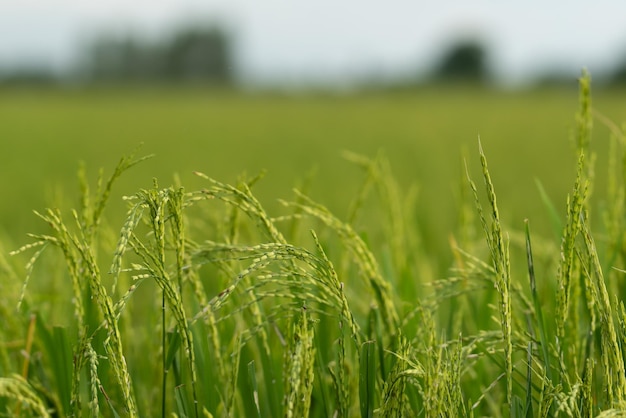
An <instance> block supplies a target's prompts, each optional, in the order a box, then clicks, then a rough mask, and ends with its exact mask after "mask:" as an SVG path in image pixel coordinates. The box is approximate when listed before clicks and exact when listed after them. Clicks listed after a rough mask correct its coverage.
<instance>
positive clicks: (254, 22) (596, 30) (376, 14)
mask: <svg viewBox="0 0 626 418" xmlns="http://www.w3.org/2000/svg"><path fill="white" fill-rule="evenodd" d="M206 20H219V21H221V22H224V23H225V24H226V25H227V26H228V27H229V28H230V29H231V30H232V32H233V34H234V35H235V41H236V43H235V45H236V62H237V64H238V65H237V68H238V69H239V71H240V75H241V76H242V77H244V78H245V79H247V80H252V81H261V82H262V81H277V80H281V81H287V82H292V83H298V82H303V81H307V80H309V81H310V80H335V81H342V80H349V79H350V78H352V77H355V76H357V77H358V76H369V75H378V76H397V75H406V74H419V73H420V72H422V73H424V72H426V71H428V69H430V68H431V67H432V65H433V63H434V62H436V60H437V58H438V57H440V56H441V54H442V53H443V52H444V51H445V50H446V46H447V45H449V44H450V43H452V42H454V41H455V40H457V39H459V38H466V37H472V38H478V39H480V40H483V41H484V43H485V45H486V46H487V47H488V48H489V52H490V59H491V63H492V67H493V68H494V70H495V72H496V74H497V75H498V76H499V77H500V78H501V79H503V80H506V81H513V82H516V81H520V80H524V79H527V78H528V77H530V76H532V75H533V74H535V73H537V72H540V71H543V70H545V69H548V68H551V67H554V66H559V67H561V68H562V69H567V70H569V71H571V72H572V73H574V74H575V73H577V72H578V71H579V70H580V68H582V67H587V68H589V69H590V70H591V72H592V75H593V74H594V73H595V74H601V73H603V72H606V71H608V70H610V69H611V67H612V66H613V65H615V64H616V63H617V62H618V61H620V60H622V61H623V60H625V59H626V1H618V0H596V1H594V2H593V3H591V2H582V1H566V0H553V1H551V2H547V1H540V0H526V1H524V2H521V1H520V2H515V3H513V2H512V1H506V0H505V1H495V0H493V1H482V0H479V1H438V2H423V1H415V0H413V1H409V0H385V1H382V0H379V1H368V0H314V1H305V0H291V1H288V0H208V1H207V0H205V1H199V0H161V1H147V0H133V1H129V0H109V1H102V2H95V1H78V0H57V1H55V0H10V1H9V0H0V68H2V67H5V68H6V67H14V66H16V65H25V64H41V65H47V66H52V67H53V68H57V69H63V68H66V67H67V66H69V64H70V63H71V62H72V61H73V60H74V59H75V58H76V52H77V51H78V50H80V48H81V47H84V45H85V44H86V43H88V42H89V39H93V37H94V36H96V35H97V34H98V33H102V32H111V31H118V32H124V31H126V32H132V33H134V34H136V35H140V36H147V37H158V36H166V35H167V33H168V32H169V31H171V30H172V29H173V28H175V27H176V25H181V24H184V23H186V22H189V21H191V22H203V21H206Z"/></svg>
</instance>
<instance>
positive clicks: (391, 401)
mask: <svg viewBox="0 0 626 418" xmlns="http://www.w3.org/2000/svg"><path fill="white" fill-rule="evenodd" d="M590 85H591V84H590V77H589V75H588V74H586V73H583V75H582V77H581V80H580V109H579V111H578V113H577V115H576V119H575V123H576V129H575V134H574V141H573V143H574V147H575V149H576V156H575V157H574V158H576V159H577V169H576V172H574V173H572V177H573V179H574V180H573V185H572V190H571V193H570V195H569V197H568V198H567V201H566V202H564V206H565V211H564V214H563V215H560V214H559V213H558V210H557V209H555V208H557V207H559V205H557V204H554V203H553V202H552V201H551V200H550V197H549V195H548V193H547V192H546V191H545V190H543V188H542V187H541V184H540V183H538V184H539V196H540V198H541V199H542V201H544V203H545V204H546V208H547V209H548V213H550V216H551V219H552V221H553V225H554V229H555V230H557V231H559V235H560V237H559V239H558V240H557V241H554V240H553V239H552V238H550V237H539V236H535V235H533V234H532V233H531V225H532V222H533V220H532V219H530V220H526V221H525V223H524V227H523V228H520V229H518V230H516V229H515V228H511V227H509V226H508V225H510V224H514V223H515V222H514V221H513V220H510V219H505V217H504V216H503V214H502V212H501V211H500V209H499V204H501V203H502V202H500V201H498V199H497V190H498V188H497V186H498V178H497V176H492V173H491V172H490V170H489V165H488V158H487V156H488V154H489V152H488V150H484V149H483V147H482V145H481V144H480V142H479V144H478V162H477V163H478V164H479V166H480V177H482V183H483V184H484V187H479V186H478V185H477V182H474V180H473V179H472V178H473V177H474V175H472V174H471V173H472V163H471V162H470V161H468V162H466V163H465V166H466V167H465V173H466V174H465V176H463V178H462V179H461V181H460V185H461V190H462V191H463V192H462V193H461V197H462V199H461V200H460V201H459V208H458V213H459V223H458V229H457V231H456V232H455V233H453V234H452V235H451V237H450V252H451V254H452V256H453V257H452V260H453V261H452V264H451V265H450V266H449V270H448V274H447V275H446V277H437V276H434V273H433V272H435V271H437V269H436V268H435V266H436V265H437V263H438V262H439V261H438V260H433V259H432V255H431V254H430V253H429V252H428V251H427V245H428V243H427V241H426V240H425V239H424V237H422V236H421V235H420V232H419V231H420V229H419V222H425V221H424V220H417V221H416V220H414V218H413V214H414V213H415V206H416V205H417V204H418V203H420V202H419V199H418V198H417V197H416V196H418V195H417V194H416V193H414V192H413V191H409V192H404V191H403V190H402V188H401V187H400V186H399V184H398V182H397V181H396V180H395V179H394V177H393V175H392V173H391V167H390V164H389V162H388V161H387V159H386V158H385V157H384V155H382V154H379V155H377V156H376V157H374V158H368V157H364V156H360V155H355V154H346V158H347V160H348V161H349V162H350V163H352V164H353V166H354V167H355V169H356V170H361V172H362V178H363V180H362V184H361V186H360V187H359V188H358V189H357V192H356V193H355V196H354V200H353V201H352V203H351V204H350V205H349V207H348V208H347V215H346V216H345V218H344V217H342V216H339V215H338V214H336V213H333V212H331V211H330V210H329V209H328V208H327V206H325V205H324V204H322V203H320V202H317V201H315V200H314V199H313V198H311V197H310V196H308V195H307V193H306V192H305V191H304V190H296V191H295V192H294V196H293V197H292V198H285V199H281V200H280V203H281V206H280V208H279V209H278V213H270V211H268V210H267V209H266V207H265V206H264V205H263V203H262V202H261V201H260V200H259V199H257V197H256V196H255V193H254V192H253V190H254V187H255V185H256V184H257V183H258V182H259V181H261V180H262V179H261V177H262V176H258V177H254V178H247V177H241V179H240V180H239V181H238V182H237V183H236V184H233V185H231V184H226V183H223V182H220V181H218V180H215V179H213V178H211V177H210V176H208V175H205V174H203V173H200V172H197V173H196V175H197V176H198V178H199V179H200V180H201V181H202V182H204V186H203V187H202V188H200V189H198V190H193V191H187V190H186V189H185V188H183V187H182V186H181V185H180V184H176V185H174V186H168V187H162V186H160V185H159V183H158V182H157V181H156V180H155V181H154V182H153V184H152V185H151V186H150V187H148V188H145V189H142V190H138V191H137V192H136V193H135V194H133V195H131V196H126V197H125V198H124V200H123V204H126V205H127V216H126V219H125V221H124V222H123V223H122V224H121V225H120V226H119V227H117V228H115V227H114V226H111V225H109V223H108V222H107V221H106V216H105V213H106V207H107V205H109V204H111V202H110V196H111V191H112V189H113V188H114V187H115V185H116V183H117V182H118V181H119V180H120V178H121V177H122V176H123V174H124V173H125V172H126V171H128V170H132V168H133V166H134V165H135V164H137V163H140V162H141V161H142V160H143V159H144V158H136V157H135V156H134V154H132V155H130V156H128V157H124V158H122V159H121V160H120V162H119V164H118V165H117V167H116V168H115V170H114V171H113V174H111V176H110V177H109V178H108V180H106V181H105V177H104V175H103V174H102V172H101V173H100V175H99V177H98V180H97V183H96V188H95V192H92V189H91V187H90V184H89V181H88V180H87V178H88V176H87V173H86V170H85V169H84V168H81V170H80V171H79V181H80V193H81V194H80V196H81V198H80V202H79V205H78V208H77V209H75V210H65V209H61V208H51V209H47V210H46V211H43V212H41V213H37V214H36V216H37V217H38V218H39V219H40V220H42V221H43V222H44V223H45V224H46V225H47V228H48V231H49V232H47V233H39V234H32V235H31V236H30V238H31V241H30V242H29V243H26V244H25V245H23V246H22V247H21V248H19V249H17V250H16V251H14V252H12V253H11V254H12V255H14V257H13V258H9V257H5V256H4V255H3V254H4V253H3V252H0V275H1V277H2V280H0V289H1V290H2V297H1V298H0V313H1V314H2V318H3V325H2V327H0V416H23V417H28V416H68V417H83V416H111V417H122V416H129V417H134V416H142V417H143V416H162V417H165V416H168V417H171V416H176V417H201V416H202V417H239V416H250V417H278V416H284V417H302V416H311V417H353V416H362V417H404V416H424V417H440V416H466V417H473V416H494V417H504V416H515V417H521V416H523V417H530V416H541V417H547V416H580V417H583V416H584V417H587V416H596V415H597V416H603V417H604V416H606V417H609V416H623V415H624V414H626V371H625V366H624V359H625V353H624V351H623V346H624V341H625V338H626V308H624V303H623V300H622V298H621V295H622V294H623V291H624V289H625V287H624V285H623V282H624V281H623V279H624V277H623V274H624V273H625V268H626V263H625V257H626V251H625V250H624V248H626V246H624V239H625V237H624V234H623V231H622V230H623V217H624V192H623V190H624V176H623V173H624V172H625V171H626V158H624V156H625V155H626V154H625V147H624V146H625V144H624V133H623V130H621V129H620V128H618V127H616V126H615V125H611V129H612V137H611V159H610V164H609V165H608V166H607V169H608V170H609V173H608V177H607V178H608V179H609V180H608V185H607V186H608V187H607V189H608V193H607V195H608V201H607V202H606V203H605V204H604V205H603V206H600V207H599V209H598V207H597V206H594V204H593V203H594V200H593V199H592V198H593V195H592V191H593V184H594V178H595V176H594V170H595V165H594V161H595V157H594V151H593V149H594V148H593V141H592V138H591V133H592V127H593V126H592V125H593V120H594V119H593V114H594V111H593V109H592V107H591V93H590ZM599 120H601V121H604V119H602V117H600V119H599ZM426 203H428V202H426ZM113 204H119V202H113ZM484 207H486V208H487V209H483V208H484ZM596 210H598V211H599V214H598V215H596ZM599 220H601V221H602V225H604V228H605V230H604V231H602V230H601V229H598V228H596V225H598V224H599ZM592 226H593V228H592ZM479 231H482V232H479ZM596 231H599V232H596ZM551 240H552V241H551ZM538 259H540V260H549V262H548V263H537V261H536V260H538ZM40 288H43V289H48V292H49V293H48V294H47V295H46V296H45V297H41V295H39V293H38V289H40Z"/></svg>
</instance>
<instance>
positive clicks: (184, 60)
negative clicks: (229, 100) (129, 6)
mask: <svg viewBox="0 0 626 418" xmlns="http://www.w3.org/2000/svg"><path fill="white" fill-rule="evenodd" d="M165 65H166V76H167V77H168V78H172V79H182V80H202V79H204V80H211V81H214V82H220V83H225V82H229V81H231V78H232V65H231V56H230V42H229V39H228V37H227V36H226V34H225V33H224V31H222V30H219V29H216V28H209V29H187V30H184V31H181V32H179V33H177V34H176V35H175V36H174V38H173V39H172V41H171V42H170V44H169V45H168V46H167V47H166V50H165Z"/></svg>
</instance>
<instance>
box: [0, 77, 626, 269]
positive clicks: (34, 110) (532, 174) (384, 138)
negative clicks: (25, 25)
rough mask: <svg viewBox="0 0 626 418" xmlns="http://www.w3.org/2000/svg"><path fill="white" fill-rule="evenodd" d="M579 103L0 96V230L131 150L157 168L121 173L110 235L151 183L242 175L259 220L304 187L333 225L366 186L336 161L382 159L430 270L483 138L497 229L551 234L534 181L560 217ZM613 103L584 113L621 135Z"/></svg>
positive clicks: (541, 96) (384, 95) (544, 98)
mask: <svg viewBox="0 0 626 418" xmlns="http://www.w3.org/2000/svg"><path fill="white" fill-rule="evenodd" d="M577 94H578V93H577V90H576V87H575V86H574V87H572V88H567V87H559V88H550V89H547V88H542V89H534V90H527V91H523V92H506V91H501V90H495V89H489V88H485V87H480V86H465V87H462V86H461V87H459V86H457V87H450V86H448V87H446V86H439V87H435V86H430V87H428V86H426V87H421V88H413V89H404V90H398V91H383V92H380V91H372V92H361V93H352V94H341V95H339V94H331V93H328V92H326V93H318V94H312V93H301V94H270V93H250V92H248V93H241V92H236V91H232V90H226V89H221V90H219V89H215V88H209V87H199V88H198V87H195V88H193V87H190V86H186V87H171V86H170V87H164V86H160V87H154V86H153V87H147V86H144V87H132V88H121V87H114V88H111V87H107V88H104V87H100V88H98V87H91V88H82V89H76V90H70V89H63V88H45V89H34V88H23V87H22V88H11V89H5V90H2V91H0V138H2V148H3V158H2V159H3V162H2V165H1V166H0V178H2V179H3V181H2V182H0V194H1V195H2V196H3V197H4V198H3V204H2V205H1V206H0V220H1V228H2V232H3V233H4V234H5V235H7V236H9V237H10V238H11V241H13V242H14V243H15V244H17V243H23V242H24V240H25V238H26V237H25V234H26V232H32V231H34V230H35V231H36V230H37V228H38V227H39V222H35V216H34V215H33V214H32V212H31V210H33V209H36V210H41V209H43V208H44V207H46V206H49V205H55V204H58V202H62V201H64V199H73V200H70V201H73V202H76V199H77V196H78V181H77V177H76V173H77V170H78V167H79V163H80V162H81V161H82V162H84V164H85V165H86V168H87V171H88V173H89V176H90V178H92V179H94V180H95V178H96V176H97V172H98V170H99V169H100V168H103V169H104V170H105V173H106V174H108V173H110V172H111V170H112V169H113V167H114V166H115V164H116V163H117V161H118V159H119V158H120V157H121V156H122V155H124V154H127V153H129V152H131V151H132V150H133V149H135V148H136V147H137V146H139V145H140V144H143V146H142V148H141V150H140V152H139V153H140V154H155V156H154V158H152V159H150V160H148V161H146V162H143V163H142V164H140V165H138V166H137V167H135V168H133V169H132V171H130V172H129V173H128V174H126V176H125V177H124V178H123V180H122V182H121V183H120V186H119V187H118V189H117V190H116V194H115V195H114V197H113V204H112V205H111V210H112V212H111V216H112V218H111V221H112V223H113V225H115V229H117V228H118V227H119V225H121V224H120V222H121V220H122V219H123V218H122V217H123V215H124V213H125V210H126V206H125V204H124V203H123V202H122V201H121V196H122V195H125V194H132V193H134V192H135V191H136V190H137V189H139V188H149V187H151V185H152V179H153V178H157V179H158V180H159V183H160V185H162V186H167V185H170V184H173V182H174V175H178V176H179V178H180V181H181V183H182V184H183V185H184V186H185V187H187V189H188V190H193V189H194V188H197V187H200V186H201V183H200V182H199V181H198V180H197V179H196V177H195V176H194V175H193V174H192V172H193V171H201V172H204V173H206V174H208V175H210V176H212V177H214V178H217V179H220V180H223V181H226V182H235V181H236V180H237V178H238V176H239V175H241V174H243V173H246V174H247V175H248V176H254V175H256V174H258V173H260V172H261V171H263V170H266V171H267V174H266V176H265V178H264V179H263V180H262V181H261V182H259V183H258V184H257V185H256V186H255V191H256V193H257V194H258V196H259V198H260V199H261V200H262V202H263V203H264V204H266V205H267V206H268V208H269V209H270V210H273V211H277V210H278V209H279V208H278V205H277V199H278V198H289V197H291V196H292V191H291V190H292V188H294V187H300V188H302V187H304V184H308V185H307V186H306V187H307V190H308V193H309V194H310V195H311V196H312V197H313V198H314V199H316V200H318V201H320V202H323V203H324V204H326V205H328V206H329V207H330V208H331V209H332V210H333V211H335V212H336V213H337V214H338V215H339V216H340V217H342V216H345V215H346V213H347V208H348V204H349V202H350V201H351V199H352V198H353V197H354V196H355V195H356V194H357V192H358V188H359V187H360V185H361V182H362V181H363V179H364V174H363V173H362V172H361V171H360V170H359V168H358V167H356V166H355V165H354V164H352V163H350V162H348V161H347V160H345V158H343V152H344V151H350V152H355V153H359V154H364V155H367V156H375V155H376V154H377V153H379V152H382V153H384V154H385V155H386V156H387V157H388V158H389V160H390V162H391V166H392V171H393V173H394V174H395V176H396V177H397V178H398V180H399V181H400V184H401V185H402V186H403V188H404V189H405V190H407V191H408V190H409V188H410V187H411V186H414V185H416V186H417V187H418V190H419V192H418V205H417V206H418V213H415V217H416V219H418V220H419V222H418V224H419V225H420V227H421V228H422V231H421V233H422V234H423V238H424V239H425V240H426V242H428V246H427V250H429V251H432V253H433V256H435V254H437V255H436V257H441V256H442V254H447V251H445V250H444V251H443V252H442V249H443V248H444V247H445V246H447V242H448V236H449V235H450V233H451V232H452V231H453V229H454V227H455V223H456V220H457V218H458V211H459V208H460V200H459V199H460V193H461V187H462V176H464V175H465V173H464V165H463V164H464V163H463V161H464V159H466V160H467V164H468V166H469V168H470V171H473V172H474V174H475V175H476V174H477V173H478V172H477V171H476V170H477V168H478V167H479V165H478V158H477V155H478V152H477V150H478V138H479V136H480V139H481V141H482V144H483V147H484V149H485V152H486V153H487V156H488V157H489V159H490V166H491V170H492V175H493V178H494V181H495V185H496V187H497V191H498V197H499V199H500V205H501V207H502V211H503V220H504V221H505V222H507V223H510V224H511V226H513V227H514V228H521V226H522V223H523V220H524V219H525V218H530V219H531V221H532V222H533V225H534V230H535V232H536V233H537V234H541V235H546V234H549V233H550V232H551V230H550V229H549V221H548V214H547V211H546V207H545V205H544V203H543V202H542V200H541V198H540V194H539V191H538V188H537V185H536V180H539V181H540V182H541V183H542V184H543V186H544V187H545V189H546V190H547V192H548V194H549V196H550V197H551V198H552V199H553V202H554V203H555V205H557V208H558V209H559V210H563V209H564V205H565V196H566V194H567V193H569V192H570V190H571V187H572V184H571V183H572V177H573V174H574V172H575V171H574V170H575V165H574V161H575V158H574V153H573V146H572V141H571V133H572V129H573V127H574V123H575V119H574V114H575V112H576V109H577ZM623 97H624V91H622V90H610V91H609V90H600V91H599V92H596V93H595V95H594V104H595V107H596V109H597V110H598V111H599V112H601V113H602V115H604V116H605V117H608V118H610V119H612V120H614V121H616V122H619V121H621V120H623V119H626V117H625V115H626V101H625V100H623ZM594 137H595V144H594V147H595V148H596V149H597V150H598V151H599V160H598V165H597V167H598V169H597V175H598V186H597V191H596V193H597V194H598V195H599V196H601V195H602V194H603V192H604V190H603V188H602V184H603V183H602V179H603V176H604V173H605V171H606V170H604V169H603V167H604V165H605V162H606V156H607V155H606V153H607V151H606V148H607V144H608V138H609V131H608V129H607V127H605V126H603V124H602V122H600V121H596V130H595V132H594ZM55 202H56V203H55ZM370 222H376V219H370ZM443 257H444V258H446V256H445V255H444V256H443ZM444 261H445V260H442V262H444Z"/></svg>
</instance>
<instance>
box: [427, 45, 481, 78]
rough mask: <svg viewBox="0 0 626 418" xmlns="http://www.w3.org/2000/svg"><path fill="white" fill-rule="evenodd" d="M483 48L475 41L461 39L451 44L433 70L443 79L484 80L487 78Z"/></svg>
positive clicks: (437, 76) (436, 76) (436, 75)
mask: <svg viewBox="0 0 626 418" xmlns="http://www.w3.org/2000/svg"><path fill="white" fill-rule="evenodd" d="M486 56H487V54H486V52H485V48H484V47H483V46H482V44H480V43H479V42H476V41H462V42H459V43H457V44H456V45H454V46H452V48H450V50H449V51H448V52H447V53H446V54H445V55H444V57H443V59H442V60H441V63H440V64H439V66H438V67H437V69H436V70H435V78H436V79H439V80H443V81H450V80H458V81H471V82H476V81H484V80H486V79H487V78H488V70H487V65H486Z"/></svg>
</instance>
